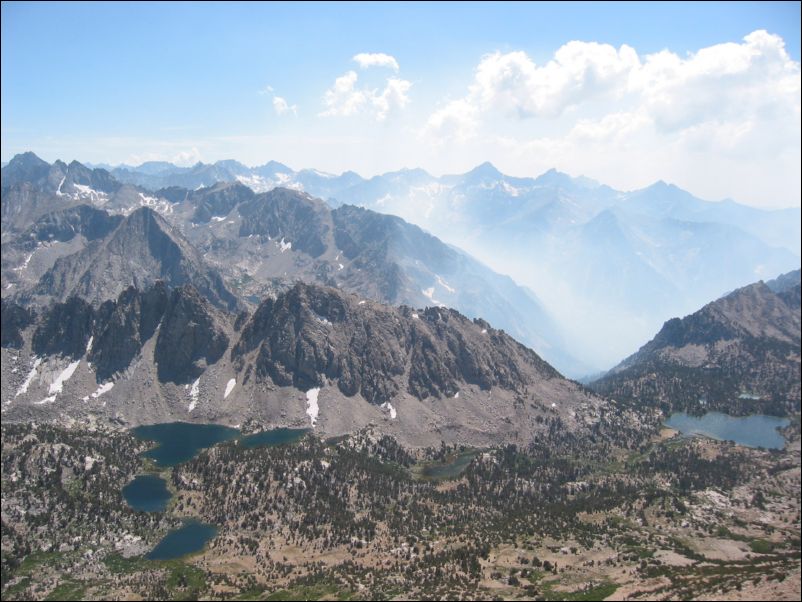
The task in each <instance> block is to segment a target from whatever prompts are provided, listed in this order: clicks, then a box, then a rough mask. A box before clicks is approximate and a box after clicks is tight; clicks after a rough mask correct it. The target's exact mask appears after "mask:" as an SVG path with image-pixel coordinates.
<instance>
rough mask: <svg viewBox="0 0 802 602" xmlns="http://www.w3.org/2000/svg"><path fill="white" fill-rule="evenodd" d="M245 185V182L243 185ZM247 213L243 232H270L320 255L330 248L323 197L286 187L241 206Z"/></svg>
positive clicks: (244, 212)
mask: <svg viewBox="0 0 802 602" xmlns="http://www.w3.org/2000/svg"><path fill="white" fill-rule="evenodd" d="M242 187H243V188H244V186H242ZM239 213H240V215H242V217H243V221H242V225H241V226H240V229H239V236H240V237H246V236H250V235H263V236H264V235H266V236H269V237H271V238H278V237H279V236H281V237H282V238H286V239H287V240H289V241H292V245H293V248H295V249H297V250H299V251H302V252H304V253H306V254H308V255H309V256H310V257H313V258H318V257H320V256H321V255H322V254H323V253H324V252H325V250H326V236H327V233H328V231H329V229H330V226H329V224H328V222H329V221H330V218H329V215H328V210H327V208H326V206H325V205H324V204H323V203H321V202H320V201H317V202H316V201H314V200H313V199H312V198H311V197H309V196H307V195H305V194H300V193H298V192H295V191H291V190H287V189H286V188H275V189H274V190H272V191H270V192H268V193H265V194H263V195H259V196H257V197H255V198H254V199H252V200H250V201H248V202H246V203H244V204H243V205H241V206H240V208H239Z"/></svg>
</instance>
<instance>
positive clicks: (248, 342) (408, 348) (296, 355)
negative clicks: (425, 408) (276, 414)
mask: <svg viewBox="0 0 802 602" xmlns="http://www.w3.org/2000/svg"><path fill="white" fill-rule="evenodd" d="M483 325H485V326H486V323H484V322H473V321H471V320H469V319H467V318H465V317H464V316H462V315H461V314H459V313H458V312H456V311H454V310H450V309H445V308H429V309H427V310H425V311H423V312H421V313H420V314H418V313H415V312H414V311H413V310H411V309H410V308H408V307H401V308H393V307H388V306H384V305H377V304H375V303H370V304H368V303H366V302H364V301H362V302H361V303H360V299H359V298H358V297H355V296H353V295H348V294H346V293H343V292H341V291H338V290H336V289H331V288H324V287H320V286H313V285H307V284H302V283H298V284H296V285H295V286H294V287H293V288H292V289H291V290H290V291H288V292H287V293H285V294H282V295H279V296H278V297H277V298H276V299H268V300H266V301H265V302H264V303H262V305H261V306H260V307H259V309H257V311H256V312H255V313H254V315H253V317H252V318H251V319H250V320H249V321H248V323H247V324H246V325H245V326H244V328H243V330H242V335H241V338H240V340H239V342H238V343H237V344H236V345H235V346H234V348H233V350H232V358H233V359H234V361H235V364H236V365H237V366H238V369H239V370H240V371H242V370H247V364H248V362H249V360H250V358H253V360H252V361H253V363H254V367H255V374H256V376H257V378H262V379H264V378H267V377H269V378H270V379H271V380H272V381H273V382H275V383H276V384H279V385H283V386H288V385H293V386H295V387H297V388H299V389H302V390H306V389H310V388H312V387H315V386H320V385H322V384H324V382H325V379H329V380H332V381H336V382H337V386H338V388H339V389H340V391H342V392H343V394H345V395H349V396H350V395H355V394H357V393H360V394H361V395H362V396H363V397H364V398H365V399H367V400H368V401H371V402H374V403H383V402H385V401H388V400H390V399H392V398H393V397H394V396H395V395H396V394H398V392H399V391H406V392H408V393H410V394H411V395H414V396H415V397H417V398H419V399H425V398H427V397H429V396H433V397H436V398H440V397H452V396H454V395H455V394H456V393H457V392H458V391H459V387H460V384H461V383H469V384H475V385H478V386H479V387H481V388H483V389H489V388H490V387H494V386H498V387H501V388H504V389H509V390H514V391H523V390H524V389H525V387H526V386H527V385H528V384H530V383H533V382H535V380H537V379H538V378H543V379H551V378H560V377H559V374H558V373H557V372H556V371H555V370H554V369H553V368H551V367H550V366H549V365H548V364H547V363H546V362H544V361H543V360H541V359H540V358H539V357H538V356H537V354H535V353H534V352H532V351H531V350H529V349H527V348H525V347H523V346H522V345H520V344H519V343H517V342H515V341H514V340H513V339H512V338H511V337H509V336H508V335H506V334H504V332H503V331H493V332H492V333H491V332H489V331H488V329H487V328H486V327H482V326H483ZM253 351H256V353H255V355H252V354H251V352H253Z"/></svg>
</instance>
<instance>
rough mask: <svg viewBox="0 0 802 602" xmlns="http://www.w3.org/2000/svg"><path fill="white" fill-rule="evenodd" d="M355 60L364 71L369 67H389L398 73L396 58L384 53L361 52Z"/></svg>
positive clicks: (355, 56)
mask: <svg viewBox="0 0 802 602" xmlns="http://www.w3.org/2000/svg"><path fill="white" fill-rule="evenodd" d="M353 60H354V61H356V62H357V63H358V64H359V66H360V67H361V68H362V69H367V68H368V67H387V68H389V69H392V70H393V71H396V72H398V61H396V60H395V57H392V56H390V55H389V54H384V53H383V52H360V53H359V54H357V55H354V57H353Z"/></svg>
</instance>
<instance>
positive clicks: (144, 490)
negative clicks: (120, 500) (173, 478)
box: [123, 474, 172, 512]
mask: <svg viewBox="0 0 802 602" xmlns="http://www.w3.org/2000/svg"><path fill="white" fill-rule="evenodd" d="M123 497H124V498H125V501H126V502H127V503H128V505H129V506H131V508H133V509H134V510H140V511H142V512H161V511H162V510H164V509H165V508H166V507H167V502H169V501H170V497H172V494H171V493H170V491H169V490H168V489H167V483H165V481H164V479H162V478H161V477H160V476H157V475H152V474H141V475H139V476H137V477H136V478H135V479H134V480H133V481H131V482H130V483H128V485H126V486H125V487H123Z"/></svg>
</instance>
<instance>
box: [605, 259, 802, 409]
mask: <svg viewBox="0 0 802 602" xmlns="http://www.w3.org/2000/svg"><path fill="white" fill-rule="evenodd" d="M801 302H802V294H801V293H800V271H799V270H796V271H794V272H789V273H788V274H784V275H782V276H781V277H780V278H777V279H775V280H772V281H769V282H765V283H764V282H762V281H761V282H757V283H754V284H750V285H749V286H745V287H743V288H739V289H737V290H735V291H733V292H731V293H729V294H728V295H726V296H724V297H722V298H720V299H717V300H716V301H713V302H711V303H708V304H707V305H705V306H704V307H703V308H701V309H699V310H698V311H696V312H694V313H692V314H691V315H689V316H686V317H684V318H681V319H680V318H673V319H671V320H669V321H667V322H666V323H665V324H664V325H663V327H662V328H661V329H660V331H659V332H658V333H657V335H656V336H655V337H654V338H653V339H652V340H650V341H649V342H648V343H646V344H645V345H644V346H643V347H641V348H640V350H638V352H637V353H635V354H633V355H632V356H630V357H628V358H627V359H625V360H624V361H623V362H621V364H619V365H618V366H616V367H615V368H613V369H612V370H611V371H610V372H609V373H607V374H606V375H605V376H603V377H602V378H600V379H599V380H597V381H595V382H594V383H592V384H591V386H592V388H593V389H594V390H596V391H597V392H599V393H600V394H603V395H606V396H611V397H614V398H616V399H623V400H626V401H629V402H632V403H637V404H639V405H642V404H654V405H655V406H658V407H660V408H661V409H662V410H663V411H664V412H665V413H666V414H668V413H670V412H671V411H672V410H686V411H691V412H693V413H704V412H706V411H708V410H719V411H723V412H726V413H733V414H748V413H756V412H759V413H764V414H771V415H775V416H785V415H789V414H793V413H798V412H799V411H800V398H801V397H802V393H801V392H800V353H801V350H800V324H801V321H800V303H801Z"/></svg>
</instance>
